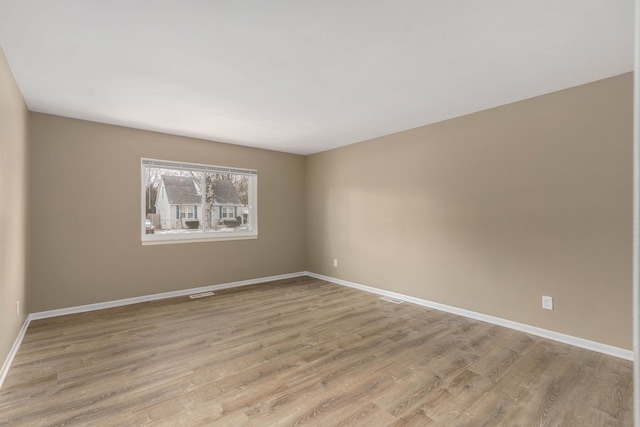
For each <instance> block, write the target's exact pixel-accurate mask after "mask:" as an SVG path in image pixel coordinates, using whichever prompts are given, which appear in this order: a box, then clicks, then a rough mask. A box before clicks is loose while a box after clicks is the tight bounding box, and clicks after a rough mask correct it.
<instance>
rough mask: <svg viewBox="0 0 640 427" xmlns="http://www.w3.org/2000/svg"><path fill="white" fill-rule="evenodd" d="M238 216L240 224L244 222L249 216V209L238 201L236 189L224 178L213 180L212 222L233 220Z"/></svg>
mask: <svg viewBox="0 0 640 427" xmlns="http://www.w3.org/2000/svg"><path fill="white" fill-rule="evenodd" d="M238 217H240V219H241V221H240V222H241V223H242V224H246V223H247V220H248V218H249V209H248V208H247V207H245V206H244V205H243V204H242V202H241V201H240V196H239V195H238V190H237V189H236V187H235V186H234V185H233V183H232V182H231V181H229V180H226V179H217V180H215V181H213V210H212V212H211V219H212V222H214V221H215V220H217V221H218V222H220V221H221V220H222V221H225V220H226V221H234V220H236V219H237V218H238Z"/></svg>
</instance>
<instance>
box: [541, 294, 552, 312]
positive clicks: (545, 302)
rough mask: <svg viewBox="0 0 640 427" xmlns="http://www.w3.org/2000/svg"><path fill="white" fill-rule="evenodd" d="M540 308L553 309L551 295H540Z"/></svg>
mask: <svg viewBox="0 0 640 427" xmlns="http://www.w3.org/2000/svg"><path fill="white" fill-rule="evenodd" d="M542 308H544V309H546V310H553V297H548V296H546V295H542Z"/></svg>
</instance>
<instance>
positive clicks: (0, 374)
mask: <svg viewBox="0 0 640 427" xmlns="http://www.w3.org/2000/svg"><path fill="white" fill-rule="evenodd" d="M306 274H307V272H306V271H300V272H298V273H289V274H281V275H278V276H268V277H261V278H258V279H249V280H240V281H237V282H229V283H222V284H219V285H211V286H203V287H200V288H190V289H181V290H179V291H171V292H163V293H159V294H151V295H144V296H140V297H134V298H125V299H119V300H114V301H107V302H99V303H96V304H87V305H80V306H76V307H68V308H61V309H58V310H49V311H40V312H37V313H31V314H29V315H28V316H27V318H26V319H25V321H24V324H23V325H22V328H21V329H20V332H19V333H18V337H17V338H16V340H15V342H14V343H13V346H12V347H11V351H10V352H9V354H8V355H7V358H6V360H5V361H4V363H3V365H2V370H1V371H0V388H2V383H3V382H4V380H5V378H6V377H7V374H8V373H9V368H10V367H11V364H12V363H13V359H14V357H15V356H16V353H17V352H18V348H20V344H21V343H22V339H23V338H24V335H25V334H26V332H27V329H28V328H29V324H30V323H31V321H32V320H37V319H47V318H50V317H57V316H64V315H67V314H76V313H84V312H87V311H95V310H102V309H104V308H112V307H120V306H123V305H130V304H137V303H140V302H147V301H155V300H160V299H166V298H174V297H180V296H185V295H191V294H196V293H201V292H207V291H215V290H220V289H229V288H237V287H239V286H248V285H255V284H257V283H265V282H273V281H275V280H283V279H290V278H293V277H300V276H305V275H306Z"/></svg>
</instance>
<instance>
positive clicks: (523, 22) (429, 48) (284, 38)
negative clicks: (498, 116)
mask: <svg viewBox="0 0 640 427" xmlns="http://www.w3.org/2000/svg"><path fill="white" fill-rule="evenodd" d="M633 16H634V1H633V0H413V1H411V0H339V1H338V0H322V1H301V0H273V1H265V0H261V1H260V0H246V1H242V0H230V1H229V0H227V1H217V0H215V1H212V0H209V1H207V0H182V1H178V0H155V1H151V0H146V1H143V0H109V1H105V0H48V1H41V0H0V46H1V47H2V49H3V50H4V52H5V55H6V57H7V59H8V61H9V64H10V66H11V69H12V71H13V74H14V76H15V78H16V80H17V82H18V86H19V87H20V89H21V91H22V93H23V95H24V98H25V100H26V102H27V105H28V107H29V109H30V110H32V111H37V112H44V113H51V114H57V115H62V116H68V117H75V118H80V119H86V120H92V121H98V122H104V123H112V124H118V125H123V126H129V127H133V128H139V129H148V130H155V131H160V132H166V133H171V134H178V135H186V136H193V137H198V138H204V139H209V140H215V141H222V142H229V143H233V144H241V145H248V146H253V147H261V148H267V149H272V150H278V151H285V152H291V153H299V154H309V153H314V152H318V151H323V150H327V149H330V148H333V147H338V146H342V145H346V144H350V143H354V142H358V141H362V140H366V139H370V138H373V137H377V136H381V135H386V134H390V133H393V132H397V131H401V130H405V129H410V128H414V127H417V126H421V125H425V124H428V123H433V122H437V121H441V120H444V119H448V118H452V117H457V116H460V115H463V114H467V113H471V112H474V111H479V110H482V109H486V108H490V107H494V106H498V105H503V104H506V103H509V102H513V101H517V100H521V99H526V98H530V97H532V96H536V95H540V94H544V93H549V92H553V91H556V90H560V89H564V88H567V87H571V86H576V85H579V84H583V83H587V82H590V81H594V80H599V79H602V78H606V77H610V76H614V75H618V74H621V73H624V72H628V71H631V70H632V69H633V54H634V52H633V27H634V22H633Z"/></svg>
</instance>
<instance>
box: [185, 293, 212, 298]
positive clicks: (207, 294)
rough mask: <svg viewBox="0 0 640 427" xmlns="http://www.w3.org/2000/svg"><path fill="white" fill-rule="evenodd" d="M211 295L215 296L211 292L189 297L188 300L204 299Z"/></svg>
mask: <svg viewBox="0 0 640 427" xmlns="http://www.w3.org/2000/svg"><path fill="white" fill-rule="evenodd" d="M211 295H215V294H214V293H213V292H200V293H199V294H192V295H189V298H191V299H196V298H204V297H210V296H211Z"/></svg>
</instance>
